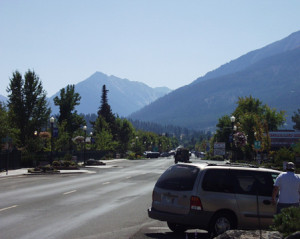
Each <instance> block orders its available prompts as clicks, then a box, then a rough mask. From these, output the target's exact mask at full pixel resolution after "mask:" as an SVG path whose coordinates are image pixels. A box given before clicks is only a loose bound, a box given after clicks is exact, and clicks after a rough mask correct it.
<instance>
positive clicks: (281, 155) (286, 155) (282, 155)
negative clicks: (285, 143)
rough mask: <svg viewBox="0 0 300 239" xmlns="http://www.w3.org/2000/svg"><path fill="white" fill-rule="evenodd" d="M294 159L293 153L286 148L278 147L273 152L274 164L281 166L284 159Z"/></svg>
mask: <svg viewBox="0 0 300 239" xmlns="http://www.w3.org/2000/svg"><path fill="white" fill-rule="evenodd" d="M294 159H295V155H294V153H293V152H292V151H291V150H289V149H288V148H280V149H279V150H278V151H277V153H276V154H275V159H274V160H275V166H278V167H282V165H283V162H284V161H287V162H289V161H291V162H293V161H294Z"/></svg>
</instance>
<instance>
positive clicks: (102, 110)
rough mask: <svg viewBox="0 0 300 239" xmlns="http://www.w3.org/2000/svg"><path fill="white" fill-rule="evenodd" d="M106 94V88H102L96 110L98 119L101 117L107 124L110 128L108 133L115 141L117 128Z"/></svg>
mask: <svg viewBox="0 0 300 239" xmlns="http://www.w3.org/2000/svg"><path fill="white" fill-rule="evenodd" d="M107 92H108V90H107V89H106V86H105V85H103V86H102V95H101V105H100V107H99V110H98V117H100V116H101V117H103V119H104V120H105V122H107V123H108V125H109V128H110V133H111V134H112V136H113V139H114V140H117V134H118V126H117V124H116V117H115V115H114V114H113V113H112V110H111V107H110V105H109V104H108V98H107Z"/></svg>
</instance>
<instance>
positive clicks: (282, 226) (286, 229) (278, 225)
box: [271, 207, 300, 237]
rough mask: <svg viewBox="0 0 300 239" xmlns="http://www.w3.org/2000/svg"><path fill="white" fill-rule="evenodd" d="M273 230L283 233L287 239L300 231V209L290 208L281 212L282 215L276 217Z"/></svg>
mask: <svg viewBox="0 0 300 239" xmlns="http://www.w3.org/2000/svg"><path fill="white" fill-rule="evenodd" d="M273 222H274V225H273V226H272V227H271V229H272V230H275V231H279V232H281V233H282V234H283V235H284V236H285V237H286V236H288V235H290V234H292V233H294V232H296V231H300V223H299V222H300V208H299V207H290V208H284V209H282V210H281V213H280V214H277V215H275V216H274V221H273Z"/></svg>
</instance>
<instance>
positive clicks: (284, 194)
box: [272, 162, 300, 214]
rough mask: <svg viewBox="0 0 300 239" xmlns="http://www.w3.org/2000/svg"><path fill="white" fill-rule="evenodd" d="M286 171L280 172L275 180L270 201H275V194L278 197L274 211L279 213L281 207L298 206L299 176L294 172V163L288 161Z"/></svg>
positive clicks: (299, 192)
mask: <svg viewBox="0 0 300 239" xmlns="http://www.w3.org/2000/svg"><path fill="white" fill-rule="evenodd" d="M286 170H287V172H285V173H281V174H279V175H278V177H277V178H276V180H275V183H274V188H273V193H272V202H273V203H274V204H275V203H276V196H277V195H278V193H279V198H278V202H277V207H276V213H277V214H278V213H280V212H281V210H282V209H283V208H287V207H292V206H293V207H299V200H300V177H299V176H298V175H297V174H295V165H294V163H293V162H288V163H287V165H286Z"/></svg>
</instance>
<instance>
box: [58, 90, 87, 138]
mask: <svg viewBox="0 0 300 239" xmlns="http://www.w3.org/2000/svg"><path fill="white" fill-rule="evenodd" d="M80 100H81V97H80V95H79V93H76V92H75V86H74V85H68V86H67V87H66V88H63V89H61V90H60V97H58V96H56V97H55V98H54V99H53V101H54V104H55V105H56V106H59V117H58V123H59V124H60V125H61V124H62V123H63V121H65V122H66V125H65V126H64V128H65V130H66V132H67V133H68V134H69V135H70V136H71V137H72V136H73V133H74V132H75V131H76V130H78V129H79V128H80V127H81V126H82V125H84V124H85V120H84V118H83V117H82V116H80V115H78V114H77V111H76V110H75V107H76V106H77V105H79V104H80Z"/></svg>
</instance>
